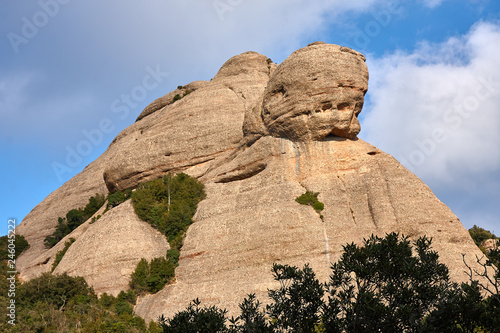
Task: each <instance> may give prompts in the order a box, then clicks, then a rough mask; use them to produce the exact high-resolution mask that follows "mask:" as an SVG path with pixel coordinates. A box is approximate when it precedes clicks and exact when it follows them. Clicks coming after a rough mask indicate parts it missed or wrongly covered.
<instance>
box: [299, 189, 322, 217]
mask: <svg viewBox="0 0 500 333" xmlns="http://www.w3.org/2000/svg"><path fill="white" fill-rule="evenodd" d="M318 195H319V193H317V192H311V191H306V193H304V194H302V195H301V196H299V197H297V198H296V199H295V201H297V202H298V203H299V204H301V205H309V206H311V207H312V208H314V210H315V211H316V212H318V213H319V212H321V211H322V210H323V209H324V208H325V205H324V204H323V203H322V202H320V201H319V200H318Z"/></svg>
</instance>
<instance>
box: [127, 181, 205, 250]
mask: <svg viewBox="0 0 500 333" xmlns="http://www.w3.org/2000/svg"><path fill="white" fill-rule="evenodd" d="M204 198H205V191H204V186H203V184H202V183H200V182H199V181H197V180H196V179H194V178H192V177H190V176H188V175H186V174H184V173H179V174H177V175H175V176H173V175H171V174H167V175H166V176H165V177H164V178H163V179H157V180H153V181H151V182H148V183H145V184H142V185H140V186H139V187H138V188H137V190H136V191H135V192H134V193H133V194H132V203H133V205H134V210H135V212H136V213H137V215H138V216H139V218H141V219H142V220H144V221H146V222H148V223H150V224H152V225H154V226H156V227H157V228H158V230H160V231H161V232H162V233H164V234H165V236H167V239H168V241H169V243H170V247H171V248H172V249H177V250H179V249H180V247H181V246H182V237H183V235H184V233H185V232H186V230H187V228H188V226H189V225H190V224H191V223H193V220H192V218H193V216H194V214H195V212H196V207H197V206H198V203H199V202H200V201H201V200H203V199H204ZM179 238H180V239H179Z"/></svg>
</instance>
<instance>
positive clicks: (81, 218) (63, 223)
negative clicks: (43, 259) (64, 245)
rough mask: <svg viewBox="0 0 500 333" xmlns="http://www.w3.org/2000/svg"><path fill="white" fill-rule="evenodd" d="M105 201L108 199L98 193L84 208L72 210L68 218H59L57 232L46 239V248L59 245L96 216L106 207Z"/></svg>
mask: <svg viewBox="0 0 500 333" xmlns="http://www.w3.org/2000/svg"><path fill="white" fill-rule="evenodd" d="M105 201H106V199H105V197H104V196H103V195H101V194H98V193H96V195H95V196H93V197H90V198H89V202H88V203H87V205H86V206H85V207H84V208H77V209H72V210H70V211H69V212H68V213H66V217H59V218H58V220H57V226H56V230H55V231H54V232H53V233H52V235H50V236H47V237H45V240H44V244H45V246H46V247H47V248H51V247H53V246H54V245H56V244H57V243H59V241H60V240H61V239H63V238H64V237H65V236H66V235H69V234H70V233H71V232H72V231H73V230H75V229H76V228H78V227H79V226H80V225H81V224H83V223H84V222H85V221H87V220H88V219H89V218H90V217H91V216H92V215H94V214H95V213H96V212H97V211H98V210H99V208H101V207H102V205H104V202H105Z"/></svg>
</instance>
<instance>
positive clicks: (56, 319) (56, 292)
mask: <svg viewBox="0 0 500 333" xmlns="http://www.w3.org/2000/svg"><path fill="white" fill-rule="evenodd" d="M3 273H5V270H3V269H2V270H0V277H1V279H0V304H1V305H2V306H1V308H0V315H1V316H2V317H3V318H7V317H6V310H7V305H6V303H5V300H7V298H5V297H3V296H1V295H7V293H8V288H9V285H8V283H4V281H5V282H8V281H7V280H6V278H5V276H4V275H3ZM16 287H17V288H16V296H15V300H16V303H15V305H16V322H15V326H13V325H11V324H8V323H7V320H2V321H0V332H96V333H98V332H99V333H100V332H103V333H104V332H127V333H129V332H130V333H139V332H141V333H142V332H161V330H159V325H158V324H150V325H149V329H148V326H147V325H146V323H145V321H144V320H143V319H142V318H140V317H137V316H134V315H133V312H132V309H133V305H134V304H135V301H136V296H135V294H134V293H133V292H132V291H129V292H121V293H120V294H119V295H118V296H117V297H113V296H111V295H107V294H103V295H101V297H100V298H99V299H98V298H97V296H96V294H95V293H94V290H93V289H92V288H91V287H89V286H88V284H87V283H86V282H85V280H84V279H83V278H82V277H71V276H68V275H67V274H62V275H52V274H50V273H45V274H43V275H42V276H40V277H38V278H35V279H32V280H30V281H28V282H25V283H21V281H17V283H16ZM7 301H8V300H7ZM4 305H5V307H4Z"/></svg>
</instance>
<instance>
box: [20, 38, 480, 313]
mask: <svg viewBox="0 0 500 333" xmlns="http://www.w3.org/2000/svg"><path fill="white" fill-rule="evenodd" d="M367 82H368V71H367V68H366V64H365V59H364V57H363V56H362V55H361V54H359V53H358V52H356V51H353V50H351V49H349V48H345V47H340V46H337V45H328V44H324V43H313V44H311V45H309V46H308V47H305V48H303V49H300V50H298V51H296V52H294V53H293V54H292V55H291V56H290V57H289V58H288V59H287V60H285V61H284V62H283V63H282V64H281V65H279V66H277V65H276V64H273V63H272V62H271V61H270V60H268V59H267V57H265V56H263V55H260V54H258V53H255V52H246V53H243V54H241V55H238V56H236V57H233V58H231V59H230V60H228V61H227V62H226V63H225V64H224V65H223V66H222V68H221V69H220V70H219V72H218V73H217V75H216V76H215V77H214V79H213V80H211V81H210V82H195V83H193V84H191V85H186V86H184V87H182V89H178V90H175V91H173V92H171V93H169V94H167V95H166V96H164V97H162V98H160V99H158V100H157V101H154V102H153V103H152V104H151V105H150V106H148V107H147V108H146V109H145V110H144V111H143V113H141V115H140V116H139V117H138V120H137V122H136V123H134V124H133V125H131V126H130V127H128V128H127V129H125V130H124V131H123V132H122V133H120V134H119V135H118V136H117V138H116V139H115V140H114V141H113V143H112V144H111V145H110V147H109V148H108V150H107V151H106V152H105V153H104V154H103V155H102V156H101V157H99V158H98V159H97V160H96V161H95V162H93V163H92V164H90V165H89V166H88V167H87V168H86V169H85V170H83V171H82V173H80V174H79V175H77V176H75V177H74V178H73V179H71V180H70V181H68V182H67V183H66V184H65V185H63V186H62V187H61V188H60V189H58V190H56V191H55V192H54V193H52V194H51V195H50V196H48V197H47V198H46V199H45V200H44V201H43V202H42V203H40V204H39V205H38V206H37V207H35V209H34V210H33V211H32V212H31V213H30V214H29V215H28V216H27V217H26V218H25V220H24V221H23V222H22V224H21V225H20V226H19V229H18V232H19V233H20V234H23V235H25V236H26V238H27V239H28V241H29V242H30V244H31V248H30V249H29V250H28V251H27V252H26V253H25V254H23V255H21V257H20V258H19V269H20V271H21V273H22V277H23V278H25V279H29V278H32V277H34V276H37V275H39V274H41V273H42V272H44V271H47V270H49V269H50V266H51V263H52V261H53V258H54V256H55V253H57V251H58V250H60V249H61V248H62V246H63V243H64V242H61V243H59V244H57V245H56V246H55V247H54V248H53V249H51V250H46V249H45V248H44V247H43V238H44V237H45V236H47V235H49V234H51V233H52V231H53V228H54V227H55V226H56V224H57V217H58V216H64V214H65V213H66V212H67V211H68V210H69V209H71V208H77V207H83V206H85V204H86V202H87V200H88V198H89V197H90V196H91V195H94V194H95V193H96V192H97V193H106V192H107V190H109V191H116V190H122V189H127V188H135V187H136V186H137V185H138V184H140V183H141V182H144V181H147V180H152V179H156V178H159V177H161V176H162V175H163V174H165V173H166V172H169V171H175V172H176V171H183V172H186V173H188V174H190V175H192V176H195V177H197V178H199V179H200V180H201V181H203V182H204V183H205V185H206V192H207V198H206V199H205V200H204V201H202V202H201V203H200V204H199V206H198V210H197V213H196V215H195V223H194V224H193V225H192V226H191V227H190V228H189V230H188V233H187V236H186V239H185V241H184V246H183V248H182V250H181V258H180V261H179V267H178V268H177V270H176V276H177V278H176V282H175V283H174V284H172V285H169V286H166V287H165V288H164V289H163V290H162V291H160V292H159V293H157V294H155V295H149V296H145V297H142V298H141V299H139V301H138V303H137V305H136V309H135V310H136V312H137V313H138V314H139V315H141V316H143V317H144V318H146V319H147V320H150V319H156V318H157V317H158V316H159V315H160V314H165V315H166V316H167V317H168V316H172V315H173V314H174V313H175V312H177V311H179V310H181V309H183V308H185V306H186V305H187V304H188V303H189V302H190V301H191V300H193V299H195V298H199V299H200V300H201V301H202V302H203V303H204V304H206V305H211V304H215V305H218V306H220V307H222V308H228V309H229V310H230V315H232V314H236V313H237V312H238V308H237V306H238V303H239V302H241V301H242V299H243V298H244V297H245V296H246V295H247V294H248V293H256V294H257V296H258V298H259V299H260V300H261V301H264V300H266V295H267V289H268V288H274V287H275V286H276V284H275V282H274V281H273V279H272V275H271V271H270V269H271V266H272V264H273V263H274V262H281V263H286V264H292V265H299V266H303V264H305V263H310V264H311V266H312V268H313V269H314V270H315V272H316V273H317V275H318V277H319V278H320V279H321V280H323V281H326V280H327V279H328V274H329V267H330V262H335V261H336V260H337V259H338V257H339V255H340V253H341V250H342V245H344V244H346V243H348V242H361V241H362V239H363V238H367V237H369V236H370V235H371V234H377V235H380V236H384V234H385V233H388V232H392V231H396V232H400V233H403V234H405V235H409V236H411V237H412V238H416V237H419V236H423V235H427V236H428V237H432V238H433V246H434V248H435V249H436V250H438V252H439V254H440V258H441V261H442V262H443V263H445V264H446V265H447V266H448V267H449V268H450V273H451V277H452V278H453V279H455V280H457V281H462V280H466V279H467V276H466V275H465V274H464V265H463V262H462V253H465V254H467V258H468V262H469V263H471V264H473V263H474V261H475V260H474V256H475V255H476V254H477V255H481V252H480V251H479V249H478V248H477V247H476V246H475V244H474V242H473V241H472V239H471V238H470V236H469V234H468V232H467V230H465V228H464V227H463V226H462V225H461V223H460V221H459V220H458V218H457V217H456V216H455V215H454V214H453V213H452V212H451V211H450V210H449V209H448V208H447V207H446V206H445V205H444V204H443V203H442V202H440V201H439V200H438V199H437V198H436V197H435V196H434V194H433V193H432V191H431V190H430V189H429V188H428V187H427V186H426V185H425V184H424V183H422V182H421V181H420V180H419V179H418V178H417V177H416V176H415V175H413V174H412V173H411V172H409V171H408V170H406V169H405V168H404V167H403V166H402V165H401V164H399V163H398V162H397V161H396V160H395V159H394V158H392V157H391V156H389V155H387V154H385V153H384V152H382V151H380V150H379V149H377V148H376V147H374V146H372V145H370V144H369V143H366V142H364V141H362V140H359V139H357V137H356V136H357V134H358V133H359V131H360V126H359V122H358V120H357V115H358V114H359V112H360V111H361V108H362V106H363V97H364V94H365V93H366V90H367ZM188 88H189V91H191V92H190V93H189V94H185V92H186V90H188ZM175 95H179V96H180V97H181V96H182V98H181V99H180V100H176V101H173V98H174V96H175ZM395 111H396V110H395ZM306 190H310V191H314V192H319V200H320V201H321V202H323V203H324V205H325V209H324V211H323V212H322V215H323V219H321V218H320V217H319V215H318V214H317V213H316V212H315V211H314V210H313V209H312V208H311V207H309V206H303V205H300V204H298V203H297V202H296V201H295V198H296V197H298V196H299V195H301V194H303V193H304V192H305V191H306ZM101 213H102V212H101ZM138 235H139V236H138ZM69 237H74V238H75V239H76V242H75V243H74V244H73V245H72V246H71V247H70V248H69V250H68V252H67V254H66V256H65V257H64V259H63V260H62V261H61V263H60V264H59V266H58V267H57V269H56V273H62V272H69V273H70V274H73V275H83V276H85V277H86V278H87V279H88V281H89V282H90V283H91V284H92V285H93V286H94V288H96V290H98V291H100V292H111V293H116V292H118V291H119V290H121V289H126V288H127V283H128V282H127V281H126V280H127V275H128V274H129V273H131V272H132V270H133V269H134V268H135V265H136V263H137V262H138V260H139V259H140V258H141V257H147V258H153V257H155V256H163V255H164V254H165V251H166V248H167V246H168V245H167V244H166V242H165V240H164V239H163V238H162V236H159V235H158V234H157V232H156V231H155V230H152V229H151V228H150V227H149V225H147V224H146V223H144V222H141V221H140V220H138V218H137V216H136V215H135V213H134V212H133V209H132V207H131V206H130V202H128V203H124V204H122V205H121V206H119V207H117V208H115V209H112V210H111V211H109V212H107V213H105V214H104V215H103V216H102V217H101V219H99V220H98V221H97V222H95V223H93V224H90V223H89V222H88V221H87V222H86V223H85V224H83V225H82V226H80V227H79V228H78V229H76V230H75V231H73V233H72V234H70V235H68V236H67V239H68V238H69ZM108 238H109V239H110V241H109V244H104V245H100V243H101V242H103V241H105V240H107V239H108ZM133 249H139V250H135V251H134V250H133ZM105 253H106V258H104V259H103V261H102V262H100V261H99V260H100V259H99V258H100V257H101V256H103V255H104V254H105Z"/></svg>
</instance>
